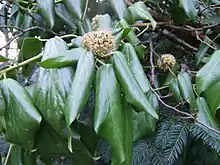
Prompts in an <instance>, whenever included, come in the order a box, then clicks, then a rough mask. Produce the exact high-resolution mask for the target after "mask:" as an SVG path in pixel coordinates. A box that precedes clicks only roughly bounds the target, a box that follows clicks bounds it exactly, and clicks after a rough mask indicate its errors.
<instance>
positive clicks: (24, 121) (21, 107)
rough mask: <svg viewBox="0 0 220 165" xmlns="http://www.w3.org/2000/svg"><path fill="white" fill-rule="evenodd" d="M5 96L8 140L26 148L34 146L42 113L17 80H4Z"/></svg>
mask: <svg viewBox="0 0 220 165" xmlns="http://www.w3.org/2000/svg"><path fill="white" fill-rule="evenodd" d="M1 88H2V93H3V96H4V98H5V107H6V109H7V111H6V112H5V122H6V132H5V137H6V140H7V141H9V142H12V143H15V144H18V145H20V146H22V147H24V148H32V143H33V140H34V137H35V134H36V132H37V130H38V128H39V126H40V122H41V119H42V118H41V115H40V114H39V113H38V111H37V109H36V108H35V106H34V104H33V101H32V99H31V97H30V95H29V93H28V92H27V91H26V90H25V89H24V88H23V87H22V86H21V85H20V84H19V83H18V82H16V81H15V80H13V79H5V80H2V87H1Z"/></svg>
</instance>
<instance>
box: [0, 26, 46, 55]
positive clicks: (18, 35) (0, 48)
mask: <svg viewBox="0 0 220 165" xmlns="http://www.w3.org/2000/svg"><path fill="white" fill-rule="evenodd" d="M36 29H39V30H42V31H48V30H46V29H44V28H42V27H39V26H33V27H30V28H27V29H25V30H22V32H21V33H19V34H17V35H15V36H14V37H13V38H11V39H10V40H9V41H8V42H7V43H6V44H5V45H4V46H2V47H0V51H1V50H2V49H3V48H5V47H7V46H9V45H10V44H11V42H12V41H14V40H15V39H16V38H18V37H20V36H22V35H24V34H25V33H27V32H29V31H31V30H36Z"/></svg>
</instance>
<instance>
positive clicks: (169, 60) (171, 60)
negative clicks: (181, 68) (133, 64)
mask: <svg viewBox="0 0 220 165" xmlns="http://www.w3.org/2000/svg"><path fill="white" fill-rule="evenodd" d="M175 64H176V59H175V57H174V56H173V55H171V54H163V55H161V57H160V58H159V59H158V61H157V65H158V67H159V68H160V69H161V70H164V71H165V70H167V69H169V68H172V67H173V66H174V65H175Z"/></svg>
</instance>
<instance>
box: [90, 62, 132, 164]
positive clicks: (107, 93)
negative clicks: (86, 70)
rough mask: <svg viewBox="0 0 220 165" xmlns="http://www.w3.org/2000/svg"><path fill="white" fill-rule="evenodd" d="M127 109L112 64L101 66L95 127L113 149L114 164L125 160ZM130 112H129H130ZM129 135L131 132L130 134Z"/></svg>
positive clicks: (98, 74) (97, 77)
mask: <svg viewBox="0 0 220 165" xmlns="http://www.w3.org/2000/svg"><path fill="white" fill-rule="evenodd" d="M126 110H127V109H125V110H124V111H123V109H122V103H121V93H120V86H119V83H118V82H117V79H116V76H115V74H114V70H113V67H112V65H111V64H107V65H103V66H101V67H100V68H99V70H98V72H97V76H96V105H95V112H94V129H95V131H96V132H97V133H99V135H100V136H101V137H103V138H104V139H106V140H107V141H108V142H109V144H110V146H111V149H112V164H115V165H116V164H120V163H122V162H123V161H125V159H126V156H125V150H124V147H125V146H124V140H125V137H126V135H127V134H125V132H124V131H125V118H124V117H125V113H126V112H125V111H126ZM128 113H129V112H128ZM128 135H129V134H128Z"/></svg>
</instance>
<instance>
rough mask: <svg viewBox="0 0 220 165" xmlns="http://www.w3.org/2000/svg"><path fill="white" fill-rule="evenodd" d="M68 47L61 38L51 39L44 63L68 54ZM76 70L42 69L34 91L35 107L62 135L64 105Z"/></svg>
mask: <svg viewBox="0 0 220 165" xmlns="http://www.w3.org/2000/svg"><path fill="white" fill-rule="evenodd" d="M67 50H68V47H67V45H66V43H65V42H64V41H63V40H62V39H61V38H59V37H55V38H52V39H49V40H48V41H47V42H46V45H45V48H44V54H43V57H42V61H44V60H46V59H48V58H53V57H56V56H57V55H58V54H59V53H60V52H66V51H67ZM73 76H74V70H73V69H72V68H70V67H67V68H60V69H44V68H40V70H39V75H38V80H37V83H36V86H35V91H34V94H33V95H34V101H35V105H36V106H37V108H38V109H39V111H40V112H41V114H42V115H43V117H44V120H46V121H47V122H48V123H49V124H50V125H51V126H52V128H53V129H54V130H55V131H57V132H58V133H59V134H62V132H63V131H62V128H61V124H60V122H61V119H62V117H63V111H64V104H65V101H66V99H67V96H68V94H69V91H70V89H71V84H72V79H73Z"/></svg>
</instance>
